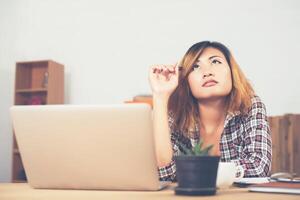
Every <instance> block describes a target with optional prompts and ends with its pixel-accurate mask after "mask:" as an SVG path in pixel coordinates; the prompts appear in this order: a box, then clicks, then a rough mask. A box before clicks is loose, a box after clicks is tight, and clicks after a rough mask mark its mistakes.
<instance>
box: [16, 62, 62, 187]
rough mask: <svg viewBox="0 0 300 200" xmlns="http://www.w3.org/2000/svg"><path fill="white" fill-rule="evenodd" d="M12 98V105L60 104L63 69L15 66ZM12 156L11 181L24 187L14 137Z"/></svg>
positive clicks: (42, 65)
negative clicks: (13, 94)
mask: <svg viewBox="0 0 300 200" xmlns="http://www.w3.org/2000/svg"><path fill="white" fill-rule="evenodd" d="M14 97H15V99H14V105H46V104H63V103H64V66H63V65H62V64H59V63H57V62H54V61H52V60H40V61H26V62H17V63H16V75H15V96H14ZM37 123H38V122H37ZM12 156H13V158H12V159H13V164H12V181H13V182H15V183H24V182H26V179H27V177H26V173H25V171H24V167H23V163H22V159H21V154H20V152H19V149H18V145H17V142H16V138H15V136H14V137H13V153H12Z"/></svg>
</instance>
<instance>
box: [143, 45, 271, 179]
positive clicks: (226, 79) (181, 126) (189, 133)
mask: <svg viewBox="0 0 300 200" xmlns="http://www.w3.org/2000/svg"><path fill="white" fill-rule="evenodd" d="M149 80H150V85H151V88H152V93H153V120H154V138H155V145H156V156H157V162H158V167H159V175H160V179H161V180H171V181H175V180H176V166H175V163H174V160H173V156H174V155H178V154H179V152H180V149H179V145H178V143H179V142H180V143H183V144H185V145H186V146H188V147H189V148H192V147H193V146H194V145H195V144H197V143H198V141H199V139H200V138H201V139H202V140H203V142H204V143H203V145H204V146H208V145H210V144H213V148H212V151H211V154H212V155H219V156H220V157H221V158H220V160H221V161H222V162H234V163H235V164H236V166H241V167H239V168H242V169H243V170H244V177H263V176H268V173H269V171H270V167H271V153H272V152H271V136H270V129H269V124H268V120H267V114H266V108H265V105H264V104H263V103H262V102H261V100H260V98H259V97H258V96H256V95H255V93H254V91H253V89H252V87H251V85H250V84H249V82H248V81H247V79H246V77H245V76H244V74H243V73H242V71H241V69H240V68H239V66H238V64H237V63H236V62H235V60H234V58H233V56H232V54H231V53H230V51H229V50H228V48H227V47H226V46H224V45H223V44H221V43H218V42H209V41H203V42H199V43H196V44H194V45H193V46H192V47H190V48H189V49H188V51H187V52H186V54H185V55H184V57H183V59H182V61H181V62H180V63H177V64H176V65H154V66H152V67H150V72H149Z"/></svg>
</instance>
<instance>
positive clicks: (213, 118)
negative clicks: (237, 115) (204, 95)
mask: <svg viewBox="0 0 300 200" xmlns="http://www.w3.org/2000/svg"><path fill="white" fill-rule="evenodd" d="M198 107H199V117H200V124H201V125H202V126H203V128H204V129H206V128H207V127H216V126H218V125H220V124H221V123H222V122H224V121H225V117H226V101H225V99H224V98H218V99H213V100H212V99H207V100H200V101H199V103H198Z"/></svg>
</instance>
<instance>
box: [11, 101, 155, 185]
mask: <svg viewBox="0 0 300 200" xmlns="http://www.w3.org/2000/svg"><path fill="white" fill-rule="evenodd" d="M11 114H12V119H13V127H14V131H15V135H16V139H17V143H18V146H19V150H20V153H21V157H22V162H23V165H24V168H25V171H26V175H27V178H28V182H29V184H30V185H31V186H32V187H34V188H70V189H108V190H157V189H159V177H158V171H157V164H156V158H155V151H154V139H153V133H152V116H151V108H150V106H149V105H146V104H120V105H97V106H96V105H95V106H94V105H46V106H13V107H11Z"/></svg>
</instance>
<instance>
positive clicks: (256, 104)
mask: <svg viewBox="0 0 300 200" xmlns="http://www.w3.org/2000/svg"><path fill="white" fill-rule="evenodd" d="M244 119H245V122H246V123H250V124H253V123H257V122H259V121H265V120H267V111H266V106H265V104H264V103H263V101H262V100H261V98H260V97H259V96H257V95H254V96H253V97H252V98H251V106H250V107H249V109H248V112H247V113H246V115H245V116H244Z"/></svg>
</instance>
